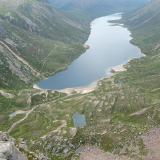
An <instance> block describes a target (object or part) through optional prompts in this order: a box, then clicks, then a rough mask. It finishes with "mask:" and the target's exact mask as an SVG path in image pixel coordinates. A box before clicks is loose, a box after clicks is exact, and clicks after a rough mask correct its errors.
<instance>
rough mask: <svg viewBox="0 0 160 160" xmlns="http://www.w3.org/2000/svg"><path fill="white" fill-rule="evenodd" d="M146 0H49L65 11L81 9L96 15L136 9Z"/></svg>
mask: <svg viewBox="0 0 160 160" xmlns="http://www.w3.org/2000/svg"><path fill="white" fill-rule="evenodd" d="M146 1H147V0H49V2H50V3H52V4H53V5H54V6H56V7H57V8H60V9H62V10H66V11H73V10H76V9H81V10H83V11H85V12H86V13H88V14H90V15H91V16H94V17H97V16H100V15H104V14H107V13H111V12H112V13H113V12H126V11H131V10H134V9H137V7H141V6H142V5H144V3H146Z"/></svg>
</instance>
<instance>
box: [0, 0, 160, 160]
mask: <svg viewBox="0 0 160 160" xmlns="http://www.w3.org/2000/svg"><path fill="white" fill-rule="evenodd" d="M17 2H18V1H17ZM36 4H37V3H36ZM38 4H39V3H38ZM159 9H160V1H159V0H154V1H152V2H151V3H149V4H148V5H146V6H145V7H144V8H142V9H141V10H138V11H137V12H134V13H130V14H127V15H125V17H124V19H123V20H124V23H125V25H126V26H127V27H128V28H129V29H130V30H131V32H132V35H133V38H134V39H133V42H134V43H136V44H137V45H138V46H139V47H140V48H141V49H142V51H143V52H144V53H145V54H146V56H145V57H142V58H140V59H134V60H132V61H130V62H129V63H128V64H127V65H126V68H127V71H125V72H121V73H117V74H115V75H114V76H112V77H111V78H106V79H103V80H101V81H99V82H98V85H97V87H96V89H95V90H94V91H92V92H91V93H87V94H80V93H76V92H74V93H72V94H71V95H68V94H65V93H59V92H54V91H46V90H35V89H22V90H12V89H11V90H9V89H1V90H0V121H1V123H0V130H2V131H5V132H8V133H9V134H10V135H12V136H13V137H14V138H15V139H16V143H17V147H18V148H19V149H20V151H22V152H23V153H25V154H26V155H27V157H28V159H29V160H35V159H51V160H52V159H53V160H84V159H86V157H88V156H90V157H91V156H95V155H97V156H100V157H99V158H100V159H101V160H103V158H102V157H104V156H105V158H107V159H118V160H146V159H153V158H154V160H158V159H159V156H160V155H159V153H160V147H159V135H160V130H159V128H160V110H159V106H160V99H159V97H160V81H159V78H160V51H159V46H158V44H159V36H158V35H159V18H160V15H159V12H158V10H159ZM19 10H21V7H20V8H19ZM25 12H26V10H25ZM31 13H32V12H31ZM47 13H48V12H47ZM24 14H26V13H24ZM27 14H29V13H27ZM151 15H152V16H151ZM154 15H156V16H154ZM67 16H68V15H67ZM39 18H40V19H41V18H42V17H39ZM39 18H38V22H39ZM74 18H75V17H74ZM36 19H37V17H36ZM1 21H2V22H3V23H4V22H5V23H4V24H6V23H7V24H9V26H10V25H11V27H14V28H16V29H17V31H16V32H15V33H14V34H13V35H16V36H15V37H18V41H16V40H15V41H14V43H15V42H19V43H20V41H19V38H21V36H17V35H19V33H18V29H19V27H18V26H17V24H16V25H15V24H14V23H15V22H14V23H13V24H12V22H10V21H9V22H8V20H4V19H2V20H1ZM34 22H35V21H34ZM38 22H37V23H38ZM3 23H2V24H3ZM75 23H77V21H76V22H75ZM22 24H23V23H22ZM39 24H40V23H39ZM42 24H43V23H42ZM24 26H25V25H24ZM38 26H39V25H38ZM25 27H26V26H25ZM25 27H24V29H23V30H22V31H23V32H22V33H23V34H24V33H27V34H24V37H25V36H26V39H25V40H28V39H29V40H33V42H34V43H33V44H34V45H33V44H32V43H29V45H32V47H33V46H36V45H35V44H41V45H43V46H44V45H45V46H47V47H46V48H47V49H48V48H50V49H52V47H53V46H54V47H55V48H58V45H57V43H58V44H59V43H60V44H59V45H60V46H63V45H64V46H63V48H65V46H66V44H67V45H68V43H66V41H67V40H66V39H65V38H67V37H64V39H65V40H64V39H62V38H63V36H62V37H60V40H59V41H58V42H57V41H56V40H53V39H54V37H52V36H53V35H49V34H47V32H46V33H45V34H44V35H43V32H41V30H40V31H39V32H38V33H36V32H37V30H33V31H32V32H31V31H28V30H27V29H26V28H25ZM41 28H42V29H43V27H41ZM20 29H21V28H20ZM5 30H6V28H5ZM78 30H79V29H78ZM0 31H1V32H0V33H1V36H2V38H3V40H2V42H4V44H3V43H0V44H1V46H0V51H1V52H2V53H1V52H0V53H1V55H2V56H4V60H3V59H0V65H3V66H6V67H10V69H7V70H11V69H13V66H14V64H21V63H23V64H25V65H23V68H19V67H20V66H21V65H18V66H17V65H16V71H15V68H14V73H16V74H17V75H18V76H15V78H17V79H20V78H21V79H23V80H24V78H25V80H26V81H32V80H33V79H29V77H32V76H33V77H35V75H36V74H37V76H38V73H37V72H38V71H40V69H39V68H40V67H41V66H40V67H39V68H38V67H36V66H38V65H37V64H35V63H36V62H34V61H33V62H32V60H33V59H32V58H31V59H27V58H26V57H25V56H26V55H27V54H25V53H30V52H29V51H32V50H28V52H25V51H27V50H26V48H25V47H26V44H28V43H25V41H23V39H22V42H23V43H22V44H25V45H24V48H22V49H21V48H19V47H16V49H15V48H14V47H13V44H14V43H13V39H11V38H10V37H9V36H10V34H7V33H11V32H7V33H6V34H4V33H5V32H4V27H1V28H0ZM20 31H21V30H20ZM44 32H45V31H44ZM20 33H21V32H20ZM23 34H22V35H23ZM6 35H7V36H8V37H9V38H8V39H9V40H8V39H6V38H5V36H6ZM37 37H39V39H37ZM30 38H31V39H30ZM32 38H33V39H32ZM68 38H70V37H68ZM10 39H11V40H12V41H11V40H10ZM80 39H81V38H80ZM6 41H7V42H6ZM35 41H36V43H35ZM77 41H78V40H77ZM27 42H28V41H27ZM42 42H43V43H42ZM53 42H55V43H56V44H55V43H54V45H53V44H52V43H53ZM8 43H10V44H8ZM19 43H16V44H19ZM72 43H73V42H72V41H71V44H72ZM5 44H7V46H8V47H10V49H11V50H12V51H14V52H16V53H17V52H18V53H19V54H17V55H20V57H23V58H24V60H27V62H29V64H31V65H32V66H33V67H34V68H32V67H30V66H29V65H28V64H27V63H25V62H23V61H22V59H20V60H19V59H18V58H16V57H13V53H12V54H11V51H10V50H9V49H8V48H7V47H6V46H5ZM69 44H70V43H69ZM55 45H57V46H55ZM69 46H70V45H69ZM78 46H79V45H78ZM40 47H41V46H40ZM41 49H44V48H43V47H42V48H41ZM60 49H61V47H60ZM65 49H66V48H65ZM67 49H68V47H67ZM21 51H23V52H21ZM4 53H5V54H4ZM22 53H23V54H22ZM40 53H41V52H40ZM57 53H60V52H57ZM30 54H31V53H30ZM31 55H32V54H31ZM38 55H39V56H40V55H41V54H38ZM67 55H68V54H67ZM34 56H35V55H34ZM39 56H37V57H38V58H39ZM43 56H44V55H43V54H42V57H43ZM52 56H53V55H52V54H51V57H52ZM57 56H59V54H57ZM57 56H56V57H57ZM40 57H41V56H40ZM56 57H54V58H56ZM45 58H46V57H45ZM5 59H6V60H7V62H8V65H6V64H5V62H6V60H5ZM42 59H43V58H42ZM60 59H61V58H60V57H58V59H56V60H57V61H58V60H60ZM34 60H35V61H36V56H35V57H34ZM52 61H53V60H52ZM38 62H39V60H37V63H38ZM46 62H47V64H48V61H46ZM62 62H63V63H64V61H62ZM58 63H59V61H58ZM51 65H52V63H51ZM59 66H60V64H59ZM35 68H36V70H34V69H35ZM2 71H3V72H2ZM2 71H1V72H2V73H3V74H4V75H3V77H5V76H6V77H8V76H10V77H9V78H8V79H3V81H1V83H2V84H1V86H2V85H4V87H5V86H6V85H5V83H6V84H8V83H9V82H10V81H9V79H12V80H13V81H12V82H10V83H11V84H12V85H13V84H14V83H17V84H20V83H22V84H23V81H21V80H16V79H14V76H13V75H12V74H11V73H10V72H8V73H7V75H5V74H6V69H5V68H3V70H2ZM20 71H21V72H20ZM24 71H25V72H24ZM42 71H43V70H42ZM43 72H45V73H47V72H48V70H47V72H46V70H44V71H43ZM19 73H21V74H19ZM22 73H23V74H24V75H23V74H22ZM48 73H50V72H48ZM29 74H30V75H29ZM1 75H2V74H1ZM19 75H21V76H19ZM13 82H14V83H13ZM17 84H14V85H17ZM13 87H14V86H13ZM77 112H78V113H79V114H81V115H83V116H85V121H86V126H85V127H84V128H78V127H76V126H75V125H74V120H73V115H74V114H75V113H77ZM97 149H100V150H101V152H100V151H99V150H98V151H97ZM102 151H105V153H104V152H102ZM101 156H102V157H101Z"/></svg>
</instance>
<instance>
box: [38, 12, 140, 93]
mask: <svg viewBox="0 0 160 160" xmlns="http://www.w3.org/2000/svg"><path fill="white" fill-rule="evenodd" d="M120 18H121V15H120V14H114V15H109V16H105V17H100V18H97V19H95V20H94V21H93V22H92V23H91V33H90V36H89V38H88V41H87V42H86V44H87V45H89V46H90V48H89V49H88V50H87V51H86V52H85V53H84V54H82V55H81V56H80V57H79V58H78V59H76V60H75V61H73V62H72V64H71V65H70V66H69V67H68V68H67V69H66V70H64V71H62V72H59V73H57V74H55V75H53V76H51V77H49V78H48V79H46V80H42V81H40V82H39V84H38V86H39V87H41V88H43V89H55V90H58V89H65V88H74V87H82V86H83V87H84V86H87V85H89V84H91V83H93V82H95V81H97V80H99V79H102V78H103V77H107V76H109V75H110V74H111V73H110V71H111V68H112V67H115V66H118V65H120V64H123V63H127V62H128V61H129V60H130V59H133V58H139V57H141V56H142V53H141V51H140V49H139V48H138V47H136V46H134V45H133V44H131V43H130V40H131V39H132V37H131V36H130V34H131V33H130V32H129V31H128V29H127V28H124V27H123V26H122V25H116V24H114V23H111V22H110V21H111V20H118V19H120Z"/></svg>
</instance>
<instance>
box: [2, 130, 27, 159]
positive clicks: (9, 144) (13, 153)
mask: <svg viewBox="0 0 160 160" xmlns="http://www.w3.org/2000/svg"><path fill="white" fill-rule="evenodd" d="M0 160H27V158H26V157H25V156H24V155H23V154H22V153H21V152H20V151H19V150H18V148H17V147H16V146H15V142H14V139H11V138H10V137H9V136H8V135H7V134H6V133H2V132H0Z"/></svg>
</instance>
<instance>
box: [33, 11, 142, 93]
mask: <svg viewBox="0 0 160 160" xmlns="http://www.w3.org/2000/svg"><path fill="white" fill-rule="evenodd" d="M115 15H120V16H119V17H114V16H115ZM110 16H113V18H112V19H114V20H112V19H111V20H110V19H107V18H106V17H109V18H110ZM105 18H106V19H105ZM120 18H122V17H121V14H113V15H109V16H104V17H100V18H96V19H95V20H94V21H92V23H91V30H93V26H94V25H95V24H96V23H95V22H96V21H99V20H100V22H99V23H100V24H101V22H102V25H103V26H104V25H106V24H105V23H106V22H107V23H108V27H110V26H115V27H117V26H123V28H124V29H123V30H122V29H121V28H118V29H119V32H118V33H119V34H120V35H121V34H122V33H124V32H125V33H126V38H122V40H124V43H126V44H127V45H128V42H129V43H130V44H132V46H135V49H134V48H133V47H131V49H132V48H133V49H132V50H128V51H127V50H123V47H121V48H122V49H120V52H119V50H116V49H115V50H114V53H115V55H114V54H113V56H112V57H111V64H110V61H105V58H106V57H103V53H105V52H106V51H107V50H106V51H105V50H104V51H102V57H100V59H99V60H98V61H97V62H98V63H99V62H102V64H104V63H105V65H102V66H103V69H104V71H105V74H104V75H103V74H102V76H101V77H99V76H98V77H97V79H91V82H89V81H88V79H89V78H88V77H89V76H88V75H89V73H91V76H92V73H93V69H92V68H95V70H94V72H95V73H96V71H98V72H99V70H98V69H99V68H97V67H98V65H99V64H98V63H96V62H95V64H96V65H97V64H98V65H97V66H96V65H95V66H93V63H90V60H88V61H86V60H85V59H83V58H82V57H83V56H85V54H88V55H89V54H90V55H93V54H95V53H86V52H85V53H83V54H82V56H80V57H79V59H80V58H81V59H82V65H83V62H87V63H86V64H85V65H84V66H85V67H86V68H90V69H91V70H87V72H88V73H87V72H85V73H87V74H86V75H85V74H84V75H85V76H88V77H87V78H88V79H86V80H85V76H84V75H82V72H83V71H85V69H86V68H84V66H83V67H82V68H83V69H80V70H79V68H78V67H77V68H73V70H72V71H73V73H74V78H75V77H78V79H76V78H75V79H72V80H71V81H70V82H71V83H73V84H74V83H75V84H76V83H77V80H80V79H81V77H84V78H83V81H86V84H85V83H81V82H80V83H79V82H78V83H79V84H78V83H77V84H76V85H77V86H76V85H75V84H74V85H73V84H71V83H70V82H69V83H68V86H67V85H66V86H65V85H64V86H63V87H62V86H60V85H61V83H63V81H64V82H65V83H66V84H67V82H66V80H67V79H70V77H68V76H69V74H70V72H68V73H69V74H68V75H66V74H65V72H66V73H67V70H64V71H63V72H59V73H57V74H55V75H53V76H51V77H48V79H50V80H49V82H47V81H46V82H45V83H46V86H45V83H44V85H41V84H40V83H39V84H37V85H36V84H34V85H33V88H35V89H39V90H51V91H59V92H63V93H67V94H71V93H75V92H76V93H82V94H85V93H90V92H92V91H94V90H95V88H96V87H97V83H98V82H99V81H101V80H103V79H104V78H110V77H112V76H113V75H114V74H117V73H118V72H124V71H127V68H126V66H128V63H129V62H130V61H132V60H134V59H137V58H141V57H143V56H144V54H143V53H142V52H141V49H140V48H139V47H137V46H136V45H134V44H133V43H132V40H133V37H132V33H131V32H130V31H129V29H128V28H127V27H125V26H124V24H123V25H122V23H115V21H117V20H119V19H120ZM101 19H102V21H101ZM103 19H104V20H103ZM103 21H104V22H103ZM110 21H114V22H110ZM105 28H106V27H105ZM109 29H110V28H109ZM98 30H99V28H98ZM105 30H106V29H105ZM105 30H104V31H105ZM116 31H117V30H116ZM127 32H130V33H127ZM91 33H92V32H91ZM111 33H112V32H111ZM107 34H108V35H110V33H109V32H105V33H103V34H102V35H107ZM112 34H113V35H114V36H115V35H116V34H117V32H113V33H112ZM90 36H91V35H90ZM114 36H113V37H114ZM105 37H106V36H105ZM88 39H89V38H88ZM126 39H128V42H127V40H126ZM113 40H115V42H116V43H117V44H120V45H121V44H122V46H123V45H124V43H121V42H122V40H120V39H119V40H118V41H116V39H114V38H113ZM119 41H120V42H119ZM87 42H88V41H86V43H85V44H84V45H83V47H84V48H85V49H86V50H88V49H90V50H91V49H92V46H93V44H92V43H87ZM109 42H110V41H109ZM111 42H112V44H114V41H111ZM90 44H92V46H90ZM108 44H110V43H108ZM106 45H107V43H106V44H105V46H106ZM114 45H115V44H114ZM99 46H101V45H99ZM102 47H103V46H102ZM117 47H118V46H117ZM129 47H130V46H129ZM114 48H115V47H114ZM136 48H137V49H136ZM98 49H100V51H101V47H100V48H98ZM104 49H108V48H104ZM109 49H111V50H112V48H109ZM92 52H93V51H92ZM130 52H131V53H130ZM97 53H98V52H97ZM123 53H124V55H123ZM128 53H129V54H128ZM134 53H136V54H135V55H134ZM119 55H122V56H121V57H120V60H118V61H116V63H114V61H113V64H112V60H113V59H115V60H116V58H115V57H114V56H119ZM100 56H101V55H100ZM108 56H110V54H109V50H108ZM123 56H124V57H125V58H123ZM91 58H93V60H94V58H95V57H94V56H93V57H89V59H91ZM107 59H108V58H107ZM107 59H106V60H107ZM76 62H77V59H76V60H75V61H73V63H71V65H70V66H76V65H73V64H76ZM80 62H81V60H80ZM117 62H119V64H120V65H119V64H118V63H117ZM77 64H78V65H79V64H80V63H79V62H78V63H77ZM106 64H107V65H108V64H109V65H110V66H109V65H108V66H106ZM117 64H118V65H117ZM78 65H77V66H78ZM88 66H89V67H88ZM67 68H68V70H69V69H70V68H71V67H67ZM100 69H101V68H100ZM75 71H78V72H77V73H76V72H75ZM98 72H97V73H98ZM100 72H101V70H100ZM61 74H63V76H61ZM98 74H99V73H98ZM95 75H96V74H95ZM52 77H54V80H55V81H53V80H52V79H51V78H52ZM55 77H56V78H57V77H58V78H59V77H61V79H58V78H57V79H56V78H55ZM62 78H63V79H64V80H63V79H62ZM65 79H66V80H65ZM61 80H62V82H61ZM92 82H93V83H92ZM55 84H57V85H58V87H57V86H56V85H55ZM93 84H94V85H93ZM50 85H51V86H50ZM62 85H63V84H62ZM53 86H55V87H53ZM61 88H62V89H61ZM63 88H64V89H63Z"/></svg>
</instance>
